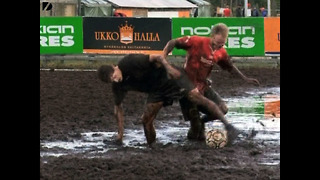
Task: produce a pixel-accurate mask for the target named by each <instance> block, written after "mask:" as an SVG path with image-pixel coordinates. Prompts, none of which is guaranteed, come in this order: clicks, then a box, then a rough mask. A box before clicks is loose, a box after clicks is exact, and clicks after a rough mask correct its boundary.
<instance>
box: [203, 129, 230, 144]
mask: <svg viewBox="0 0 320 180" xmlns="http://www.w3.org/2000/svg"><path fill="white" fill-rule="evenodd" d="M206 144H207V145H208V146H209V147H212V148H215V149H218V148H223V147H224V146H225V145H226V144H227V136H226V133H225V132H224V131H222V130H220V129H212V130H210V131H208V132H207V134H206Z"/></svg>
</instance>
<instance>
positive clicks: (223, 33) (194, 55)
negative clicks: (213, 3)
mask: <svg viewBox="0 0 320 180" xmlns="http://www.w3.org/2000/svg"><path fill="white" fill-rule="evenodd" d="M228 33H229V30H228V27H227V26H226V25H225V24H223V23H218V24H216V25H214V26H213V28H212V30H211V37H200V36H184V37H180V38H177V39H172V40H170V41H169V42H168V43H167V45H166V46H165V48H164V49H163V56H164V58H166V59H167V56H168V54H169V53H170V52H171V51H172V50H173V49H174V48H177V49H184V50H186V51H187V55H186V61H185V64H184V70H185V72H186V74H187V75H188V77H189V78H190V80H191V81H192V82H193V84H194V85H195V87H196V88H194V89H193V90H192V91H196V92H198V93H199V94H201V95H203V96H205V97H206V98H208V99H210V100H212V101H213V102H214V103H213V104H214V107H213V108H212V110H213V111H214V112H215V113H214V114H215V115H212V113H211V115H209V113H208V112H207V111H206V110H205V108H204V107H203V106H201V105H195V104H193V103H191V102H190V101H189V100H188V99H187V98H182V99H181V100H180V105H181V109H182V112H183V116H184V118H185V120H186V121H190V125H191V127H190V130H189V132H188V138H190V139H203V137H204V136H205V135H204V129H205V126H204V123H205V122H207V121H211V120H216V119H219V120H221V121H222V123H223V124H224V125H225V127H226V130H227V132H228V138H229V141H231V142H232V141H233V140H234V139H235V138H236V137H237V135H238V133H239V132H238V130H237V129H236V128H235V127H234V126H232V125H231V124H230V123H229V122H228V121H227V120H226V118H225V117H224V115H225V114H226V113H227V112H228V108H227V106H226V104H225V102H224V101H223V100H222V98H221V97H220V96H219V94H218V93H217V92H215V91H214V90H213V89H212V87H211V86H210V83H208V78H209V76H210V73H211V71H212V68H213V66H214V64H217V65H218V66H220V67H221V68H222V69H223V70H227V71H228V72H230V73H231V74H235V75H238V76H240V77H241V78H242V79H244V80H245V81H246V82H248V83H253V84H256V85H259V84H260V83H259V81H258V80H257V79H254V78H248V77H246V76H245V75H244V74H243V73H242V72H241V71H240V70H239V69H238V68H237V67H236V66H234V64H233V63H232V61H231V58H230V56H228V54H227V51H226V50H225V48H224V47H223V46H224V45H225V43H226V41H227V38H228ZM175 78H178V77H175ZM199 111H200V112H202V113H204V114H205V115H204V116H202V117H201V119H200V114H199Z"/></svg>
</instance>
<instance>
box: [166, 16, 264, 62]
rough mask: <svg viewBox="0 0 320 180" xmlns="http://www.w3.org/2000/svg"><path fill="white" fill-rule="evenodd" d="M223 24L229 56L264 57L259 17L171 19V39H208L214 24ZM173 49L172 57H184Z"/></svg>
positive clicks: (261, 23)
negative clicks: (183, 37)
mask: <svg viewBox="0 0 320 180" xmlns="http://www.w3.org/2000/svg"><path fill="white" fill-rule="evenodd" d="M217 23H225V24H226V25H227V26H228V28H229V36H228V39H227V43H226V45H225V48H226V50H227V52H228V54H229V55H231V56H264V54H265V49H264V21H263V18H262V17H261V18H260V17H254V18H253V17H246V18H232V17H230V18H217V17H214V18H172V39H175V38H177V37H182V36H187V35H198V36H206V37H210V32H211V28H212V27H213V26H214V24H217ZM185 54H186V51H184V50H178V49H176V48H175V49H174V50H173V51H172V55H185Z"/></svg>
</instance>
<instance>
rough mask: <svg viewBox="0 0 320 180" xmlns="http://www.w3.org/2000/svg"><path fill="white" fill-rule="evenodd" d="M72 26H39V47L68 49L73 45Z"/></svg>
mask: <svg viewBox="0 0 320 180" xmlns="http://www.w3.org/2000/svg"><path fill="white" fill-rule="evenodd" d="M73 34H74V27H73V26H72V25H49V26H41V25H40V46H42V47H70V46H73V45H74V40H73V38H74V36H73Z"/></svg>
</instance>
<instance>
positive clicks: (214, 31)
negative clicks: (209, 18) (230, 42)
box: [211, 23, 229, 38]
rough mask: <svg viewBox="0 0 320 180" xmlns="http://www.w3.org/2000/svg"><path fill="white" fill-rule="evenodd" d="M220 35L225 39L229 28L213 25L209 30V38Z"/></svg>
mask: <svg viewBox="0 0 320 180" xmlns="http://www.w3.org/2000/svg"><path fill="white" fill-rule="evenodd" d="M217 34H220V35H221V36H223V37H225V38H227V37H228V34H229V28H228V26H227V25H226V24H224V23H218V24H215V25H214V26H213V27H212V29H211V36H214V35H217Z"/></svg>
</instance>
